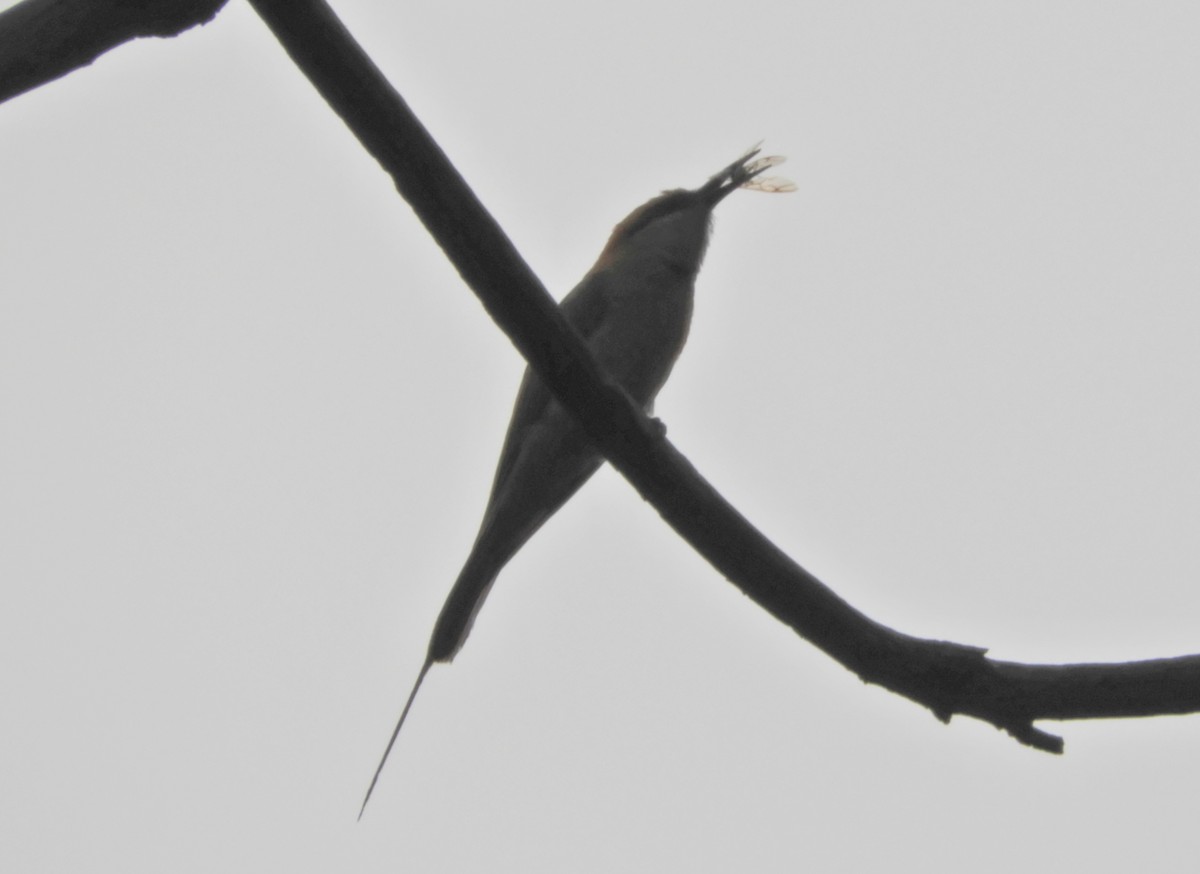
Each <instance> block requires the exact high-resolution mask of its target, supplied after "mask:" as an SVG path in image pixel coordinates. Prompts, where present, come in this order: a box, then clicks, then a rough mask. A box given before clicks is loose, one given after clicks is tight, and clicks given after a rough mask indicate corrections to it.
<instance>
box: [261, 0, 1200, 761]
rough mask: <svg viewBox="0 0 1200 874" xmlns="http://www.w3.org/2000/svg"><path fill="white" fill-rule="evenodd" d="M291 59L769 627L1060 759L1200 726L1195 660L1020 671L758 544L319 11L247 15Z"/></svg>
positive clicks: (297, 1)
mask: <svg viewBox="0 0 1200 874" xmlns="http://www.w3.org/2000/svg"><path fill="white" fill-rule="evenodd" d="M251 3H252V5H253V6H254V7H255V8H256V9H257V10H258V12H259V14H260V15H261V16H262V18H263V19H264V21H266V22H267V24H268V26H270V27H271V29H272V30H273V31H274V32H275V34H276V36H277V37H278V38H279V40H280V42H281V43H282V44H283V45H284V47H285V49H286V50H287V52H288V54H289V55H291V57H292V58H293V60H295V61H296V63H297V64H298V65H299V66H300V68H301V69H302V70H303V71H304V73H305V74H306V75H307V76H308V77H309V79H310V80H311V81H312V82H313V84H314V85H315V86H316V87H317V90H318V91H319V92H320V93H321V94H322V95H323V96H324V97H325V99H326V100H327V101H328V102H329V104H330V106H331V107H332V108H333V109H334V111H335V112H337V113H338V115H340V116H341V117H342V119H343V120H344V121H345V122H346V124H347V125H349V127H350V128H351V130H352V131H353V132H354V133H355V135H356V136H357V137H358V138H359V140H360V141H361V142H362V143H363V145H364V146H365V147H366V148H367V150H368V151H369V152H370V153H371V154H372V155H373V156H374V157H375V158H376V160H378V161H379V163H380V164H381V165H382V166H383V167H384V169H385V170H386V171H387V172H388V173H389V174H390V175H391V176H392V177H393V179H394V180H395V182H396V187H397V189H398V190H399V191H400V192H401V194H402V195H403V196H404V197H405V198H406V199H407V200H408V201H409V203H410V204H411V205H412V207H413V209H414V210H415V211H416V213H417V215H418V216H419V217H420V218H421V220H422V221H423V222H424V223H425V225H426V227H427V228H428V229H429V231H430V233H431V234H433V236H434V238H435V239H436V240H437V241H438V243H439V244H440V245H441V246H442V248H443V249H444V250H445V252H446V254H447V256H448V257H449V258H450V259H451V261H452V262H453V263H454V264H455V266H456V267H457V268H458V270H459V272H460V273H461V274H462V276H463V278H464V279H465V280H466V281H467V283H468V284H469V285H470V286H471V288H472V289H473V290H474V291H475V293H476V295H477V296H478V297H479V298H480V300H481V301H482V302H483V305H484V306H485V307H486V308H487V310H488V312H489V313H490V314H491V315H492V317H493V318H494V319H495V320H496V321H497V323H498V324H499V325H500V327H501V328H503V329H504V331H505V332H506V333H507V334H508V335H509V336H510V337H511V338H512V339H513V342H514V343H515V344H516V345H517V347H518V349H520V351H521V354H522V355H524V356H525V358H526V359H527V360H528V361H529V362H530V364H531V365H532V366H533V367H534V369H535V370H536V371H537V372H538V374H539V375H540V376H541V377H542V378H543V379H544V380H545V381H546V384H547V385H549V386H550V387H551V389H552V390H553V391H554V393H555V395H556V396H557V397H558V398H559V400H560V401H562V403H563V404H564V405H566V406H567V407H568V408H569V409H570V410H571V411H572V412H573V413H574V414H575V415H576V416H577V417H578V419H579V420H580V422H581V423H582V424H583V425H584V427H585V428H586V429H587V431H588V434H589V435H590V436H591V437H592V439H593V440H595V442H596V444H597V445H598V446H599V447H600V448H601V449H602V450H603V452H604V454H605V455H606V456H607V457H608V458H609V460H610V461H611V462H612V463H613V465H614V466H615V467H616V468H617V469H618V470H620V471H621V473H622V474H623V475H624V476H625V477H626V478H627V479H629V481H630V482H631V483H633V484H634V486H635V488H637V490H638V491H639V492H640V493H641V494H642V495H643V497H645V498H646V500H648V501H650V502H651V503H652V504H654V506H655V507H656V508H657V509H658V510H659V512H660V513H661V514H662V516H663V518H664V519H666V520H667V522H668V523H669V524H670V525H671V526H672V527H673V528H674V529H675V530H676V531H677V532H679V533H680V535H682V536H683V537H684V538H685V539H686V540H687V541H688V542H689V543H690V544H691V545H692V546H693V547H694V548H695V549H696V550H697V551H699V552H700V553H701V554H702V555H703V556H704V557H705V558H706V559H708V561H709V562H711V563H712V565H713V566H714V567H716V568H717V569H718V570H719V571H721V572H722V573H723V574H725V576H726V577H727V578H728V579H729V580H730V581H731V582H733V583H734V585H736V586H737V587H738V588H740V589H741V590H742V591H743V592H744V593H745V594H746V595H748V596H749V597H750V598H752V599H753V600H754V601H755V602H756V603H757V604H759V605H760V606H762V607H763V608H764V609H766V610H767V611H768V612H770V613H771V614H772V615H773V616H775V617H776V618H778V619H779V620H781V621H782V622H785V623H786V624H787V625H789V626H790V627H792V628H793V629H795V630H796V632H797V633H798V634H800V635H801V636H802V637H804V638H805V639H806V640H808V641H810V642H811V643H813V644H814V645H816V646H817V647H819V648H820V649H822V650H823V651H824V652H826V653H828V654H829V655H830V656H832V657H833V658H835V659H836V660H837V661H839V662H840V663H841V664H842V665H844V666H845V667H846V668H848V669H849V670H851V671H853V672H855V673H856V674H858V675H859V677H861V678H862V679H863V680H864V681H865V682H870V683H876V684H879V685H881V686H883V687H885V688H887V689H890V690H891V691H893V692H896V693H898V694H900V695H904V696H905V697H908V698H910V699H911V700H913V701H915V702H917V703H919V704H921V705H923V706H925V707H928V708H929V709H930V710H931V711H932V712H933V713H934V715H936V716H937V717H938V718H939V719H941V720H943V721H948V720H949V719H950V718H951V717H952V716H953V715H954V714H963V715H969V716H974V717H976V718H978V719H982V720H984V721H987V722H990V723H992V724H993V725H995V726H996V727H997V728H1001V729H1003V730H1004V731H1006V732H1008V733H1009V734H1010V735H1012V736H1013V737H1014V738H1016V739H1017V740H1018V741H1020V742H1021V743H1024V744H1027V745H1029V746H1032V747H1036V748H1038V749H1042V750H1046V751H1049V752H1061V751H1062V740H1061V739H1060V738H1058V737H1055V736H1053V735H1051V734H1048V733H1046V732H1044V731H1041V730H1040V729H1037V728H1035V727H1034V726H1033V721H1034V720H1036V719H1083V718H1096V717H1126V716H1150V715H1158V714H1166V713H1191V712H1196V711H1200V656H1186V657H1182V658H1175V659H1160V660H1153V661H1144V662H1133V663H1126V664H1109V665H1092V664H1087V665H1024V664H1016V663H1011V662H999V661H993V660H990V659H987V658H986V657H985V654H984V653H985V650H983V649H981V648H978V647H969V646H963V645H961V644H955V643H948V642H944V641H934V640H922V639H918V638H913V637H909V636H907V635H904V634H901V633H899V632H896V631H893V630H892V629H889V628H886V627H884V626H883V625H880V624H879V623H877V622H874V621H873V620H871V619H869V618H868V617H867V616H865V615H864V614H862V613H860V612H859V611H857V610H856V609H854V608H853V607H851V606H850V605H849V604H848V603H846V602H845V601H843V600H842V599H841V598H840V597H838V596H837V595H836V594H835V593H834V592H833V591H832V590H830V589H829V588H828V587H826V586H825V585H824V584H822V583H821V582H820V581H819V580H817V579H816V578H815V577H813V576H812V575H811V574H809V573H808V572H807V571H805V570H804V569H803V568H802V567H800V566H799V565H798V564H796V563H795V562H793V561H792V560H791V559H790V558H788V557H787V556H786V555H784V554H783V553H782V552H781V551H780V550H779V549H778V548H776V547H775V546H774V545H773V544H772V543H770V542H769V541H768V540H767V539H766V538H765V537H763V536H762V535H761V534H760V533H759V532H758V531H757V530H755V529H754V527H753V526H751V525H750V524H749V523H748V522H747V521H746V520H745V519H744V518H742V516H741V515H740V514H739V513H738V512H737V510H735V509H734V508H733V507H732V506H730V505H729V504H728V503H727V502H726V501H725V500H724V499H723V498H721V496H720V495H719V494H717V492H716V491H715V490H714V489H713V488H712V486H710V485H709V484H708V483H707V482H706V481H705V480H704V479H703V478H702V477H701V476H700V475H699V473H697V472H696V470H695V469H694V468H693V467H692V466H691V464H690V463H689V462H688V461H687V459H685V458H684V457H683V456H682V455H680V454H679V453H678V452H677V451H676V450H675V449H674V448H673V447H672V446H671V445H670V443H669V442H668V441H667V440H666V438H665V436H664V434H663V432H662V429H661V428H659V427H655V425H654V423H652V422H651V421H650V420H649V419H647V418H646V416H645V415H644V414H643V413H642V412H641V411H640V410H639V409H638V408H637V407H636V405H635V404H633V403H632V402H631V401H630V400H629V399H628V398H627V397H626V396H625V395H624V393H623V392H621V391H620V390H619V389H618V388H616V387H615V386H613V385H611V384H609V383H607V382H606V380H605V378H604V375H603V374H602V373H600V372H599V370H598V368H597V366H596V364H595V362H594V361H592V360H591V357H590V355H589V353H588V350H587V348H586V347H585V346H584V345H583V343H582V341H581V340H580V339H579V338H578V337H577V336H576V335H575V334H574V333H573V332H572V331H571V329H570V328H569V327H568V326H567V325H566V323H565V322H564V321H563V320H562V318H561V315H560V314H559V312H558V309H557V307H556V306H555V304H554V302H553V300H552V299H551V298H550V296H549V295H548V294H547V293H546V291H545V289H544V288H543V287H542V285H541V283H540V282H539V281H538V280H537V278H536V277H535V276H534V275H533V272H532V271H531V270H530V269H529V267H528V266H527V265H526V264H525V263H524V262H523V261H522V260H521V259H520V256H519V255H518V254H517V252H516V250H515V248H514V247H513V245H512V243H511V242H510V241H509V240H508V239H507V237H506V236H505V235H504V233H503V231H502V230H501V229H500V227H499V226H498V225H497V224H496V222H495V220H494V219H492V217H491V216H490V215H489V214H488V213H487V212H486V210H485V209H484V208H483V206H482V204H480V203H479V201H478V199H477V198H476V197H475V195H474V194H473V192H472V191H471V190H470V189H469V188H468V187H467V185H466V183H465V182H464V181H463V180H462V178H461V176H459V174H458V172H457V171H456V170H455V169H454V167H453V166H452V165H451V164H450V163H449V161H448V160H447V159H446V157H445V155H444V154H443V153H442V151H441V149H440V148H439V147H438V146H437V144H436V143H435V142H434V141H433V139H432V137H430V135H429V133H428V132H427V131H426V130H425V129H424V127H423V126H422V125H421V123H420V122H419V121H418V120H417V119H416V118H415V117H414V116H413V115H412V113H411V112H410V110H409V109H408V107H407V105H406V104H405V103H404V101H403V99H402V98H401V97H400V95H399V94H397V93H396V92H395V91H394V90H393V89H392V87H391V86H390V85H389V84H388V83H387V82H386V80H384V78H383V76H382V75H381V74H380V73H379V71H378V70H377V69H376V68H375V66H374V65H373V64H372V63H371V61H370V59H369V58H367V56H366V55H365V54H364V53H363V51H362V50H361V48H359V46H358V45H357V44H356V43H355V42H354V40H353V38H352V37H351V36H350V35H349V33H347V32H346V30H345V28H344V27H343V26H342V25H341V23H340V22H339V21H338V20H337V19H336V17H335V16H334V15H333V13H332V12H331V11H330V10H329V9H328V7H327V6H326V5H325V4H324V3H323V2H320V0H251Z"/></svg>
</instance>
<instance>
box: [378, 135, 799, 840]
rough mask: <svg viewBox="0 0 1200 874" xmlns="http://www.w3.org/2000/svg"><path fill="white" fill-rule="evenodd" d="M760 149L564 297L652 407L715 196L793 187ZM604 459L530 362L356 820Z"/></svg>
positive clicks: (608, 362) (638, 216)
mask: <svg viewBox="0 0 1200 874" xmlns="http://www.w3.org/2000/svg"><path fill="white" fill-rule="evenodd" d="M760 152H761V144H759V145H756V146H754V147H753V148H751V149H750V150H748V151H747V152H745V153H744V154H743V155H742V156H741V157H740V158H738V160H736V161H734V162H733V163H732V164H729V165H728V166H726V167H724V168H722V169H721V170H720V171H719V172H718V173H716V174H715V175H714V176H712V177H711V178H710V179H709V180H708V181H707V182H706V183H704V184H703V185H701V186H700V187H699V188H696V189H690V190H689V189H675V190H671V191H664V192H663V193H662V194H660V195H658V196H657V197H654V198H652V199H650V200H649V201H647V202H646V203H644V204H642V205H641V206H639V207H638V208H637V209H635V210H634V211H633V212H631V213H630V214H629V216H628V217H626V218H625V219H624V220H623V221H621V222H620V223H619V224H618V225H617V226H616V227H615V228H614V229H613V232H612V235H611V236H610V237H609V240H608V243H607V244H606V245H605V247H604V249H603V251H601V253H600V257H599V258H598V259H597V260H596V263H595V265H594V266H593V267H592V269H591V270H589V271H588V273H587V275H586V276H584V278H583V279H582V280H581V281H580V282H579V284H578V285H576V286H575V288H574V289H572V291H571V292H570V293H569V294H567V295H566V296H565V297H564V298H563V299H562V301H561V302H560V303H559V307H560V309H561V311H562V314H563V316H564V318H565V319H566V321H567V323H568V324H570V326H571V327H572V328H573V329H574V330H575V331H576V332H577V333H578V334H579V335H580V336H581V337H582V338H583V340H584V342H585V344H586V345H587V346H588V348H589V350H590V351H591V353H592V354H593V355H594V356H595V358H596V360H597V361H598V363H599V364H600V366H601V369H603V370H604V371H606V372H607V374H608V376H609V377H610V378H611V379H612V380H613V381H615V382H616V383H617V384H618V385H620V386H621V388H622V389H624V390H625V391H626V392H627V393H628V394H629V396H630V397H631V398H632V399H633V400H634V401H636V402H637V404H638V405H639V406H641V407H642V408H643V409H645V410H646V412H647V414H652V413H653V408H654V400H655V397H656V396H657V395H658V392H659V390H660V389H661V388H662V387H663V384H664V383H665V382H666V381H667V377H668V376H669V375H670V373H671V369H672V367H673V366H674V364H675V361H676V359H677V358H678V357H679V354H680V352H681V351H682V350H683V346H684V343H685V342H686V340H687V336H688V329H689V327H690V325H691V319H692V300H693V297H694V291H695V283H696V276H697V274H698V273H699V271H700V265H701V262H702V261H703V259H704V254H705V250H706V249H707V247H708V239H709V234H710V231H711V225H712V212H713V209H714V207H716V205H717V204H718V203H720V202H721V201H722V200H724V199H725V198H726V197H727V196H728V195H729V194H730V193H732V192H733V191H735V190H737V189H738V188H751V189H756V190H759V191H767V192H787V191H794V190H795V185H793V184H792V183H791V182H789V181H788V180H786V179H781V178H778V177H765V176H762V175H761V174H762V173H763V172H764V171H766V170H767V169H769V168H771V167H774V166H777V165H778V164H780V163H782V162H783V160H784V159H783V158H782V157H780V156H767V157H761V158H760V157H757V156H758V155H759V153H760ZM603 462H604V456H603V455H601V453H600V452H599V451H598V450H597V449H596V448H595V446H593V444H592V443H591V441H590V439H589V438H588V436H587V434H586V433H585V432H584V430H583V427H582V426H581V425H579V423H578V422H577V421H576V420H575V418H574V417H573V416H572V415H571V413H570V412H568V411H567V409H566V408H565V407H563V406H562V405H561V404H560V403H559V402H558V401H557V400H555V398H554V396H553V395H552V394H551V393H550V390H549V389H548V388H547V387H546V385H545V383H544V382H542V379H541V377H539V376H538V375H537V373H535V372H534V371H533V369H532V368H528V367H527V368H526V370H525V375H524V377H523V378H522V380H521V385H520V388H519V389H518V391H517V399H516V403H515V404H514V407H513V413H512V419H511V421H510V423H509V426H508V433H507V435H506V436H505V438H504V443H503V447H502V449H501V450H500V460H499V462H498V463H497V465H496V474H495V478H494V481H493V483H492V490H491V496H490V497H489V499H488V503H487V507H486V509H485V511H484V514H483V521H482V522H481V523H480V526H479V532H478V534H477V535H476V538H475V543H474V545H473V546H472V547H471V551H470V553H469V554H468V556H467V560H466V562H465V563H464V564H463V567H462V570H461V571H460V573H459V575H458V578H457V580H456V581H455V583H454V586H453V588H452V589H451V590H450V594H449V596H448V597H447V599H446V602H445V604H444V605H443V607H442V610H441V613H440V614H439V616H438V619H437V622H436V623H435V625H434V628H433V633H432V635H431V636H430V640H429V648H428V651H427V653H426V656H425V661H424V663H423V664H422V666H421V669H420V671H419V672H418V674H417V678H416V681H415V682H414V684H413V686H412V690H411V691H410V692H409V696H408V700H407V701H406V702H405V705H404V709H403V710H402V711H401V714H400V718H399V720H398V721H397V722H396V727H395V728H394V729H393V731H392V735H391V738H390V739H389V740H388V744H387V747H386V748H385V750H384V753H383V756H382V758H381V759H380V761H379V765H378V767H377V768H376V769H375V774H374V776H373V777H372V779H371V784H370V786H369V788H368V789H367V793H366V797H365V798H364V799H363V803H362V809H361V810H360V811H359V819H361V818H362V814H363V812H364V811H365V810H366V807H367V802H368V801H370V799H371V793H372V792H374V790H375V786H376V784H377V783H378V781H379V775H380V774H381V773H382V772H383V766H384V764H385V763H386V762H387V759H388V755H389V754H390V753H391V751H392V747H393V746H394V744H395V742H396V738H397V737H398V736H399V734H400V729H401V727H402V726H403V725H404V721H405V720H406V719H407V718H408V713H409V710H410V709H411V708H412V704H413V701H414V700H415V699H416V696H417V692H418V690H419V689H420V688H421V683H422V682H423V681H424V679H425V676H426V674H428V673H429V669H430V668H431V667H432V666H433V665H434V664H436V663H439V662H449V661H451V660H453V658H454V657H455V655H457V654H458V652H459V650H460V649H462V646H463V644H464V642H465V641H466V639H467V635H468V634H470V631H471V627H472V625H473V624H474V622H475V618H476V616H477V615H478V614H479V610H480V608H481V607H482V606H483V603H484V600H485V599H486V598H487V595H488V593H489V591H490V590H491V588H492V584H493V583H494V582H495V581H496V577H497V576H498V575H499V573H500V571H501V569H502V568H503V567H504V565H505V564H507V563H508V561H509V559H511V558H512V557H513V556H514V555H515V554H516V553H517V551H518V550H519V549H520V548H521V547H522V546H524V545H525V543H526V542H527V541H528V540H529V538H530V537H532V536H533V535H534V533H535V532H537V530H538V529H539V528H541V526H542V525H543V524H544V523H545V522H546V520H547V519H549V518H550V517H551V516H553V515H554V513H556V512H557V511H558V510H559V508H560V507H562V506H563V504H565V503H566V502H567V501H568V500H569V499H570V498H571V496H572V495H574V494H575V492H576V491H578V489H579V488H580V487H581V486H582V485H583V484H584V483H585V482H586V481H587V480H588V478H589V477H591V475H592V474H593V473H595V472H596V471H597V470H598V469H599V467H600V465H601V464H602V463H603Z"/></svg>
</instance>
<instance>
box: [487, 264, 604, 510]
mask: <svg viewBox="0 0 1200 874" xmlns="http://www.w3.org/2000/svg"><path fill="white" fill-rule="evenodd" d="M607 280H608V273H607V272H605V271H596V272H593V273H589V274H588V275H587V276H585V277H584V278H583V281H582V282H580V283H579V285H577V286H575V288H574V289H572V290H571V292H570V293H569V294H567V296H566V297H564V298H563V299H562V301H561V302H560V303H559V308H560V309H561V310H562V313H563V316H564V317H565V318H566V320H567V322H568V323H569V324H570V325H571V327H572V328H574V329H575V332H576V333H578V334H579V335H580V336H581V337H582V338H583V342H584V343H587V344H589V345H590V344H591V341H592V338H593V337H594V336H595V335H596V333H597V332H598V331H599V330H600V328H601V327H602V326H603V324H604V320H605V316H606V314H607V313H608V309H609V297H608V295H607V294H606V293H605V283H606V282H607ZM551 403H554V396H553V395H552V394H551V393H550V390H549V389H548V388H546V385H545V383H543V382H542V380H541V378H540V377H539V376H538V375H537V374H536V373H534V372H533V370H532V368H529V367H526V368H525V375H524V376H523V377H522V378H521V387H520V388H519V389H517V400H516V402H515V403H514V404H513V413H512V419H511V420H510V421H509V424H508V433H507V434H505V435H504V445H503V447H502V448H501V450H500V460H499V461H498V462H497V463H496V477H495V479H494V480H493V481H492V495H493V496H495V495H496V494H498V493H499V492H500V490H501V489H502V488H503V486H504V483H505V482H506V481H507V479H508V477H509V475H510V474H511V473H512V471H513V468H514V467H515V465H516V461H517V458H518V456H519V455H520V453H521V447H522V446H524V445H525V444H526V443H527V442H529V441H528V440H527V438H528V436H529V433H530V429H531V428H532V427H534V426H535V425H536V424H537V423H538V422H541V421H544V420H545V412H546V408H547V407H549V406H550V404H551Z"/></svg>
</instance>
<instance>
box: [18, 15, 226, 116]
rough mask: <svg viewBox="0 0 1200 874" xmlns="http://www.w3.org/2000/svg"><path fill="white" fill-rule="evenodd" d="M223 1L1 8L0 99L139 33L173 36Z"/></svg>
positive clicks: (83, 62)
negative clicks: (2, 9) (3, 9)
mask: <svg viewBox="0 0 1200 874" xmlns="http://www.w3.org/2000/svg"><path fill="white" fill-rule="evenodd" d="M224 5H225V0H25V2H24V3H18V4H17V5H16V6H13V7H12V8H11V9H6V10H5V11H4V12H0V103H3V102H4V101H5V100H8V99H9V98H10V97H15V96H16V95H18V94H22V93H24V92H26V91H30V90H32V89H34V88H37V87H38V86H39V85H44V84H46V83H47V82H51V81H53V80H55V79H58V78H59V77H61V76H65V75H66V74H67V73H70V72H71V71H72V70H75V69H78V68H79V67H86V66H87V65H88V64H90V63H92V61H94V60H96V58H98V57H100V56H101V55H102V54H104V53H105V52H107V51H108V50H109V49H112V48H116V47H117V46H119V45H121V44H122V43H124V42H128V41H129V40H131V39H137V38H138V37H142V36H177V35H179V34H180V33H182V32H183V31H185V30H188V29H189V28H192V27H195V26H196V25H197V24H205V23H207V22H209V21H211V20H212V19H213V17H214V16H216V14H217V12H218V11H219V10H220V8H221V7H222V6H224Z"/></svg>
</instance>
